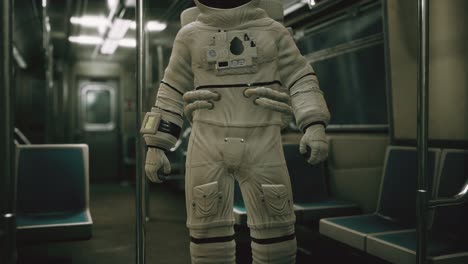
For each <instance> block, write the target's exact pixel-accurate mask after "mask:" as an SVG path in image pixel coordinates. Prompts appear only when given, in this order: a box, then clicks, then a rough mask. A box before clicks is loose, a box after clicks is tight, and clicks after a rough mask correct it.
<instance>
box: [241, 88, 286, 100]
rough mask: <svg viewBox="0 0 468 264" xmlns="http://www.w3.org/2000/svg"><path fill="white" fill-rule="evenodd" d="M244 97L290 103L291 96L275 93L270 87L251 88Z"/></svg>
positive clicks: (245, 92)
mask: <svg viewBox="0 0 468 264" xmlns="http://www.w3.org/2000/svg"><path fill="white" fill-rule="evenodd" d="M244 95H245V96H246V97H251V96H257V97H266V98H268V99H271V100H274V101H278V102H283V103H287V104H288V103H289V95H288V94H286V93H281V92H278V91H275V90H273V89H271V88H268V87H257V88H249V89H246V90H245V91H244Z"/></svg>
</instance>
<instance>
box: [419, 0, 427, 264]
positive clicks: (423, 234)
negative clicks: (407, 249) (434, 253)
mask: <svg viewBox="0 0 468 264" xmlns="http://www.w3.org/2000/svg"><path fill="white" fill-rule="evenodd" d="M417 96H418V99H417V101H418V102H417V108H418V110H417V116H418V117H417V121H418V122H417V141H418V190H417V208H418V210H417V222H418V223H417V224H418V225H417V249H416V260H417V263H418V264H425V263H426V256H427V252H426V251H427V201H428V193H427V148H428V147H427V138H428V114H429V108H428V104H429V103H428V102H429V100H428V98H429V1H428V0H418V95H417Z"/></svg>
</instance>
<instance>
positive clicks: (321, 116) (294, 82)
mask: <svg viewBox="0 0 468 264" xmlns="http://www.w3.org/2000/svg"><path fill="white" fill-rule="evenodd" d="M276 31H277V32H278V64H279V65H278V66H279V71H280V76H281V81H282V82H283V84H284V85H285V87H287V88H288V89H289V94H290V96H291V106H292V108H293V111H294V116H295V117H296V123H297V125H298V126H299V128H300V129H301V130H302V131H304V130H305V129H306V128H307V127H309V126H310V125H313V124H316V123H321V124H323V125H324V126H326V125H327V124H328V122H329V120H330V113H329V111H328V107H327V104H326V102H325V99H324V97H323V93H322V91H321V90H320V87H319V82H318V79H317V75H316V74H315V72H314V70H313V68H312V66H311V65H310V64H309V63H308V62H307V60H306V59H305V58H304V57H303V56H302V55H301V53H300V51H299V49H298V48H297V46H296V43H295V42H294V39H293V38H292V36H291V34H290V33H289V31H288V30H287V29H286V28H284V27H283V26H282V25H280V24H277V27H276Z"/></svg>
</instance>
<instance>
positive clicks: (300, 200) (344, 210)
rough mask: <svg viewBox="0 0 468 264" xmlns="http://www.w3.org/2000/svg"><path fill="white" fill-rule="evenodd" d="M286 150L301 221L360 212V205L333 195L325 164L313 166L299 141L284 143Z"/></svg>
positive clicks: (297, 211)
mask: <svg viewBox="0 0 468 264" xmlns="http://www.w3.org/2000/svg"><path fill="white" fill-rule="evenodd" d="M283 150H284V156H285V159H286V164H287V165H288V172H289V176H290V178H291V187H292V190H293V195H294V208H295V211H296V216H297V222H298V223H309V222H311V221H318V220H319V219H321V218H324V217H332V216H339V215H351V214H357V213H359V212H360V209H359V207H358V206H357V204H355V203H352V202H348V201H342V200H338V199H335V198H333V197H331V196H330V194H329V192H328V187H327V183H326V179H325V169H324V166H323V164H320V165H316V166H311V165H310V164H309V163H307V160H306V159H305V158H304V157H303V156H302V155H301V153H300V152H299V145H297V144H284V145H283Z"/></svg>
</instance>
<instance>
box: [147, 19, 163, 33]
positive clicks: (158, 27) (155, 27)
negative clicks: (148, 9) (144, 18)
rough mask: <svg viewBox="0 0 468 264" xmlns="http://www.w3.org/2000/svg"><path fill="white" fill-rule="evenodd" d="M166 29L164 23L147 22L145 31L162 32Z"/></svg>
mask: <svg viewBox="0 0 468 264" xmlns="http://www.w3.org/2000/svg"><path fill="white" fill-rule="evenodd" d="M166 27H167V24H166V23H161V22H159V21H156V20H154V21H149V22H148V23H146V29H147V30H148V31H163V30H164V29H166Z"/></svg>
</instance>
